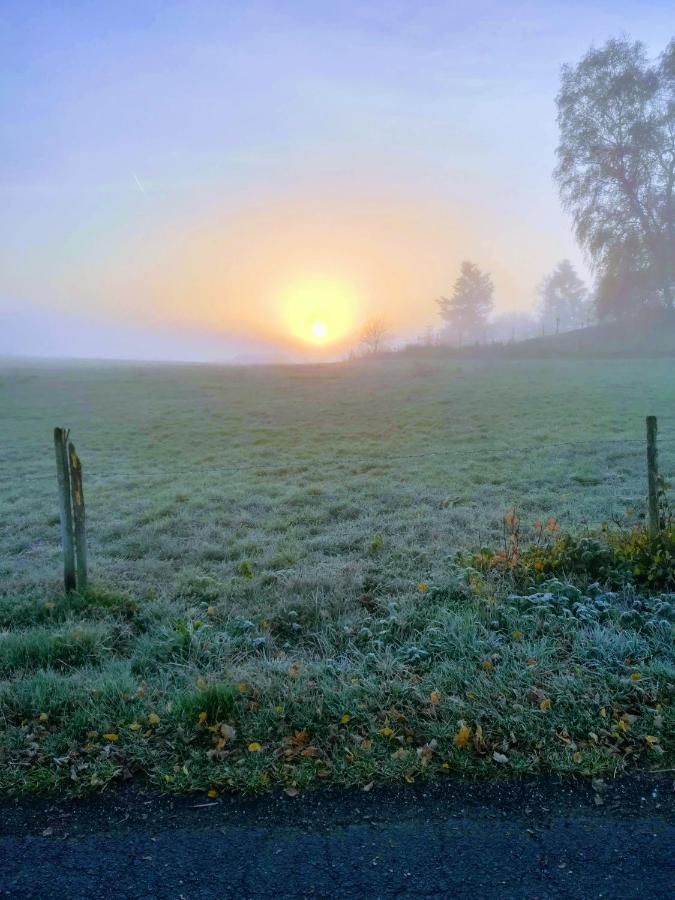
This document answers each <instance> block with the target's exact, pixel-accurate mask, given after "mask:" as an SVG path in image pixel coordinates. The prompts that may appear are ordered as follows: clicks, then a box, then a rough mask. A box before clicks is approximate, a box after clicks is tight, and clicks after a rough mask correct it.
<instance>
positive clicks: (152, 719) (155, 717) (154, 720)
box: [148, 712, 159, 725]
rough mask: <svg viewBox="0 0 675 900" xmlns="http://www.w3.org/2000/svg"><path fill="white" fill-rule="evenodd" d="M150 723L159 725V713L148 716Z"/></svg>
mask: <svg viewBox="0 0 675 900" xmlns="http://www.w3.org/2000/svg"><path fill="white" fill-rule="evenodd" d="M148 722H149V723H150V724H151V725H159V716H158V715H157V713H154V712H153V713H150V715H149V716H148Z"/></svg>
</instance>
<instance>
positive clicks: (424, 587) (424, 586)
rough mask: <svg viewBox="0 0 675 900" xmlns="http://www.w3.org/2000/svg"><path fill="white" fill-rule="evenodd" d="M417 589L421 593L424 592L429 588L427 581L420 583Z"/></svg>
mask: <svg viewBox="0 0 675 900" xmlns="http://www.w3.org/2000/svg"><path fill="white" fill-rule="evenodd" d="M417 587H418V589H419V590H420V591H422V592H424V591H426V589H427V588H428V587H429V585H428V584H427V583H426V581H420V583H419V584H418V585H417Z"/></svg>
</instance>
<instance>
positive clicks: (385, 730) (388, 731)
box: [380, 726, 394, 737]
mask: <svg viewBox="0 0 675 900" xmlns="http://www.w3.org/2000/svg"><path fill="white" fill-rule="evenodd" d="M393 733H394V732H393V730H392V729H391V728H389V727H388V726H387V727H386V728H383V729H382V731H380V734H381V735H382V737H391V736H392V734H393Z"/></svg>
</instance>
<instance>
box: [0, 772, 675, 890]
mask: <svg viewBox="0 0 675 900" xmlns="http://www.w3.org/2000/svg"><path fill="white" fill-rule="evenodd" d="M673 787H674V785H673V778H672V776H668V775H660V776H650V777H639V778H637V777H636V778H625V779H621V780H618V781H608V782H606V783H605V784H604V785H600V784H597V783H596V786H595V788H594V787H593V786H592V785H591V784H590V783H589V782H581V781H579V782H576V781H560V780H556V779H539V780H525V781H505V782H489V783H485V782H484V783H481V784H467V783H460V782H456V781H452V780H450V779H448V780H447V781H445V782H442V783H441V782H438V783H433V784H427V785H421V784H415V785H402V786H401V787H400V788H399V787H382V788H377V787H375V788H373V789H372V790H371V791H368V792H365V793H364V792H361V791H338V790H326V789H324V790H321V791H316V792H311V793H307V794H304V795H300V796H298V797H294V798H291V797H287V796H285V795H280V796H279V795H276V796H273V797H267V798H262V799H252V800H242V799H236V798H230V797H221V798H218V799H216V800H209V799H208V798H206V797H181V798H175V797H167V796H161V795H158V794H154V793H150V792H148V791H147V789H146V790H145V791H144V790H143V789H141V788H139V787H125V788H122V789H120V788H115V789H111V790H110V791H108V792H106V793H104V794H102V795H99V796H97V797H93V798H88V799H85V800H77V801H61V800H59V801H54V800H44V799H42V800H28V801H26V800H23V801H9V800H6V801H2V802H0V897H11V898H12V900H23V898H36V900H37V898H40V900H42V898H66V900H79V898H87V900H95V898H106V900H107V898H110V900H122V898H136V897H138V898H147V897H151V898H154V897H160V898H171V900H173V898H176V900H180V898H185V900H202V898H230V897H232V898H235V897H236V898H242V900H245V898H265V897H274V898H297V897H336V898H371V897H372V898H393V897H395V898H405V897H411V898H412V897H414V898H427V897H429V898H431V897H434V898H438V897H444V896H445V897H453V898H457V897H459V898H463V897H467V898H468V897H471V898H472V900H484V898H505V897H506V898H509V897H517V898H532V900H534V898H549V897H553V898H601V897H602V898H634V897H635V898H638V897H639V898H645V900H659V898H666V897H668V898H670V897H673V896H675V869H674V868H673V848H674V847H675V825H674V821H673V811H674V802H673V797H674V795H673Z"/></svg>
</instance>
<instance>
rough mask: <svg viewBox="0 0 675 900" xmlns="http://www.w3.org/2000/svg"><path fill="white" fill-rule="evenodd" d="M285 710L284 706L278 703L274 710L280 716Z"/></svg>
mask: <svg viewBox="0 0 675 900" xmlns="http://www.w3.org/2000/svg"><path fill="white" fill-rule="evenodd" d="M283 711H284V708H283V706H280V705H279V704H278V703H277V705H276V706H275V707H274V712H275V713H276V714H277V715H278V716H280V715H281V714H282V712H283Z"/></svg>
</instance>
